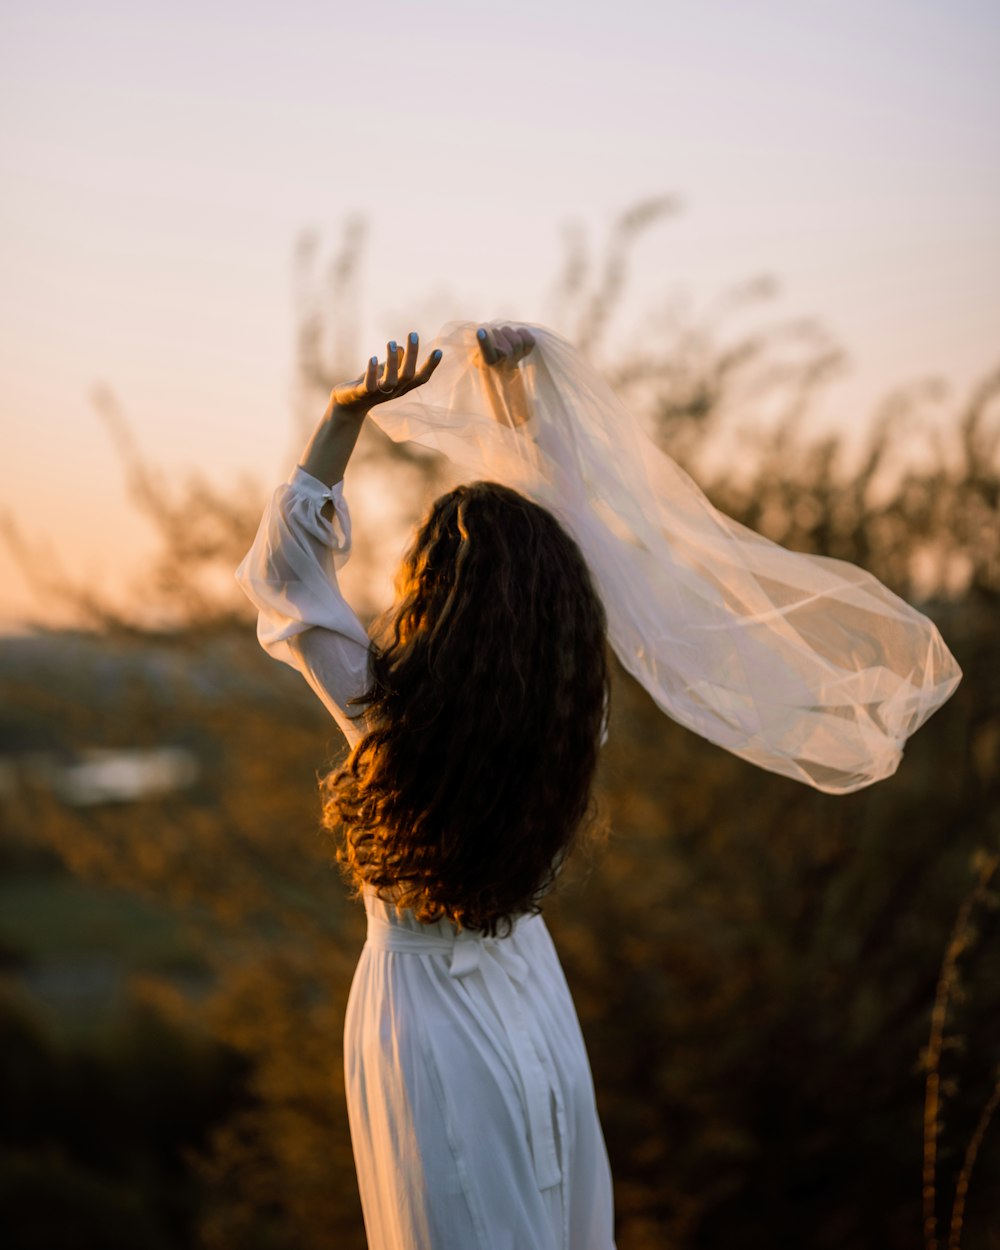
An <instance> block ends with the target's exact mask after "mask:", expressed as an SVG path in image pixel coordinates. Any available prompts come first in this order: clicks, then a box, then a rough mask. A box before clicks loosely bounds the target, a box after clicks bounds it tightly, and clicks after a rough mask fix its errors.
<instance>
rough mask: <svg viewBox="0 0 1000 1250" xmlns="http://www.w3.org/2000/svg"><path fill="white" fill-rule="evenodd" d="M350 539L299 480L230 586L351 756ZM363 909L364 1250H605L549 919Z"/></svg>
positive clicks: (350, 1013) (335, 497)
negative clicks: (452, 919)
mask: <svg viewBox="0 0 1000 1250" xmlns="http://www.w3.org/2000/svg"><path fill="white" fill-rule="evenodd" d="M328 501H329V502H330V503H332V505H333V512H334V515H333V518H332V520H327V519H325V518H324V517H323V515H322V509H323V507H324V505H325V504H326V503H327V502H328ZM350 542H351V523H350V514H349V511H348V508H347V503H346V501H345V499H344V495H343V482H338V483H337V484H336V485H335V486H333V487H327V486H325V485H324V484H323V483H322V482H320V481H318V480H317V479H316V478H314V477H312V476H311V475H310V474H308V473H306V472H305V470H303V469H302V468H296V469H295V470H294V471H293V473H292V474H291V476H290V478H289V480H288V482H287V483H284V484H283V485H281V486H279V487H278V489H277V490H276V491H275V492H274V494H273V496H272V498H271V500H270V502H269V504H268V506H267V508H266V510H265V513H264V516H263V518H262V520H261V524H260V528H259V530H258V532H257V536H256V538H255V540H254V544H253V546H252V548H251V549H250V551H249V553H248V554H247V556H246V558H245V559H244V560H243V562H242V564H241V565H240V567H239V569H238V570H237V574H236V576H237V579H238V581H239V583H240V585H241V586H242V587H243V589H244V591H245V592H246V594H247V595H248V596H249V598H250V599H251V601H252V602H253V603H254V604H255V606H256V607H257V608H258V611H259V618H258V627H257V634H258V638H259V640H260V642H261V645H262V646H263V647H264V649H265V650H266V651H267V652H268V654H270V655H272V656H273V657H274V658H276V659H279V660H282V661H283V662H285V663H286V664H290V665H292V666H293V667H295V668H297V669H298V670H299V671H300V672H301V673H302V675H303V676H304V677H305V679H306V681H307V682H308V683H309V684H310V686H311V687H312V688H313V690H314V691H315V692H316V694H317V695H318V696H319V698H320V699H321V700H322V701H323V703H324V705H325V706H326V707H327V709H328V710H329V711H330V713H331V715H332V716H333V717H334V719H335V720H336V721H337V723H338V725H339V726H340V727H341V729H342V730H343V732H344V734H345V735H346V737H347V739H348V742H349V743H351V744H352V745H353V744H354V743H355V742H356V741H357V740H358V739H359V738H360V736H361V734H362V732H363V724H362V722H360V721H359V720H357V719H352V715H351V711H352V710H351V709H349V708H348V706H347V700H348V699H349V698H350V697H351V696H352V695H354V694H357V693H359V692H360V691H361V690H362V689H364V686H365V684H366V678H367V664H368V645H369V640H368V635H367V633H366V631H365V629H364V627H363V626H362V624H361V622H360V621H359V620H358V618H357V616H356V615H355V613H354V612H353V611H352V610H351V608H350V606H349V605H348V604H347V603H346V601H345V600H344V598H343V597H342V595H341V593H340V590H339V587H338V585H337V578H336V570H337V568H339V567H340V566H341V565H342V564H343V563H344V561H345V560H346V559H347V557H348V554H349V551H350ZM353 712H354V716H355V717H356V716H357V710H356V709H354V710H353ZM365 909H366V912H367V917H368V936H367V940H366V942H365V945H364V947H363V949H362V951H361V957H360V959H359V961H358V966H357V970H356V972H355V976H354V980H353V983H352V986H351V992H350V996H349V999H348V1003H347V1016H346V1022H345V1036H344V1063H345V1073H346V1078H347V1080H346V1087H347V1110H348V1118H349V1122H350V1128H351V1140H352V1144H353V1148H354V1158H355V1163H356V1165H357V1173H358V1186H359V1189H360V1193H361V1205H362V1210H363V1212H364V1220H365V1229H366V1232H367V1236H368V1243H369V1247H370V1250H614V1239H613V1208H612V1190H611V1174H610V1169H609V1166H608V1157H607V1151H606V1149H605V1144H604V1138H603V1135H602V1132H601V1126H600V1122H599V1119H598V1115H597V1108H596V1104H595V1101H594V1089H593V1081H592V1078H591V1072H590V1064H589V1061H588V1059H587V1052H586V1049H585V1046H584V1042H583V1037H582V1035H581V1032H580V1025H579V1021H578V1019H577V1015H576V1011H575V1009H574V1006H573V1001H572V998H571V996H570V993H569V989H568V987H567V984H566V979H565V977H564V975H563V971H562V968H561V966H560V964H559V959H558V956H557V955H556V951H555V947H554V946H553V944H552V939H551V938H550V936H549V933H548V930H547V928H546V926H545V922H544V920H543V919H542V917H541V916H523V917H521V918H519V919H518V921H517V924H516V926H515V929H514V931H513V933H512V934H511V935H510V936H509V937H505V938H496V939H488V938H483V937H481V936H480V935H477V934H473V933H469V932H468V931H464V932H462V933H456V930H455V928H454V927H453V926H452V925H451V924H450V923H449V922H447V921H441V922H439V923H437V924H421V923H420V922H418V921H417V920H416V918H415V917H414V916H413V913H412V912H409V911H405V912H403V913H402V914H398V913H397V912H396V909H395V908H394V907H393V906H391V905H390V904H387V903H384V902H382V901H381V900H379V899H377V898H376V897H375V896H374V894H372V893H371V892H368V893H367V894H366V896H365Z"/></svg>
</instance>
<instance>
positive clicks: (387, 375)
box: [378, 339, 399, 391]
mask: <svg viewBox="0 0 1000 1250" xmlns="http://www.w3.org/2000/svg"><path fill="white" fill-rule="evenodd" d="M385 346H386V354H385V369H384V370H383V372H382V376H381V377H380V378H379V382H378V385H379V390H381V391H389V390H392V389H394V388H395V386H396V383H397V381H398V380H399V348H398V347H397V346H396V340H395V339H390V340H389V342H388V343H386V345H385Z"/></svg>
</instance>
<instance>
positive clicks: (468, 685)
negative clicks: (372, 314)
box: [323, 482, 610, 936]
mask: <svg viewBox="0 0 1000 1250" xmlns="http://www.w3.org/2000/svg"><path fill="white" fill-rule="evenodd" d="M606 629H607V621H606V617H605V611H604V605H603V604H602V603H601V600H600V597H599V595H598V593H597V591H596V589H595V587H594V584H593V581H592V579H591V576H590V572H589V570H588V568H587V565H586V563H585V561H584V558H583V555H582V554H581V552H580V549H579V547H578V546H577V544H576V542H575V541H574V540H573V538H572V537H571V536H570V535H569V534H568V533H567V532H566V530H565V529H564V528H563V527H562V525H561V524H560V523H559V522H558V521H557V520H556V518H555V517H554V516H553V515H552V513H551V512H549V511H548V510H547V509H545V508H543V507H541V506H539V505H538V504H536V503H534V502H532V501H531V500H529V499H527V498H525V497H524V496H523V495H520V494H519V493H518V492H517V491H514V490H511V489H510V488H509V487H506V486H502V485H500V484H499V483H497V482H473V483H471V484H468V485H462V486H458V487H456V488H455V489H454V490H451V491H449V492H447V493H446V494H444V495H442V496H441V497H440V498H439V499H437V500H436V501H435V502H434V504H433V505H432V506H431V509H430V511H429V513H428V515H427V517H426V518H425V519H424V521H423V523H422V524H421V525H420V527H419V528H418V530H417V533H416V536H415V537H414V539H413V542H412V544H411V546H410V547H409V549H408V551H407V552H406V554H405V556H404V557H403V561H402V563H401V565H400V567H399V570H398V572H397V574H396V602H395V604H394V605H393V607H391V608H390V609H389V610H388V611H387V612H386V613H384V614H383V616H382V617H381V618H380V619H379V621H378V622H376V623H375V626H374V627H373V630H372V636H373V637H372V647H371V650H370V659H369V686H368V689H367V690H366V691H365V693H364V694H362V695H359V696H358V697H357V698H356V699H354V700H352V702H353V703H355V704H357V705H359V706H361V707H363V708H364V709H365V720H366V727H367V730H368V732H367V733H366V734H365V736H364V737H362V738H361V740H360V741H359V742H358V743H357V744H356V745H355V747H354V749H353V750H352V751H351V753H350V755H349V756H348V757H347V759H346V760H345V761H344V763H343V764H342V765H341V766H340V767H339V768H338V769H336V770H335V771H333V772H331V773H330V774H328V775H327V777H326V778H325V779H324V782H323V789H324V804H323V821H324V825H325V826H326V827H327V828H328V829H330V830H331V831H333V832H335V833H337V834H338V835H339V837H338V841H339V844H338V849H337V859H338V860H339V862H340V864H341V867H342V869H343V870H344V873H345V875H346V876H347V878H348V879H349V880H350V881H351V882H352V884H353V885H354V887H355V889H356V892H358V893H360V892H361V890H362V888H363V887H364V886H365V885H366V884H367V885H368V886H371V887H373V888H374V889H375V891H376V892H377V893H378V895H379V896H380V897H382V898H385V899H388V900H390V901H392V902H394V903H395V904H396V906H397V908H400V909H401V908H407V907H408V908H410V909H411V910H412V912H413V913H414V915H415V916H416V917H417V918H418V919H419V920H421V921H424V922H430V921H434V920H439V919H441V918H443V917H447V918H448V919H449V920H451V921H452V922H454V923H455V924H456V925H457V926H459V927H460V928H463V929H472V930H478V931H481V932H484V933H486V934H488V935H490V936H495V935H496V934H497V933H499V932H509V931H510V929H511V926H512V923H513V920H514V918H515V916H517V915H518V914H520V913H529V912H533V913H537V912H538V911H540V910H541V908H540V900H541V898H542V897H543V895H544V894H545V893H546V892H547V891H548V890H549V889H550V888H551V886H552V884H553V883H554V881H555V877H556V874H557V872H558V869H559V866H560V864H561V863H562V862H563V860H564V859H565V857H566V855H567V854H568V852H569V850H570V849H571V847H572V845H573V843H574V841H575V839H576V837H577V836H578V834H579V833H580V831H581V830H582V828H583V827H584V825H585V824H587V823H588V821H587V819H586V818H588V817H590V818H592V817H593V815H594V813H595V811H596V804H595V802H594V799H593V793H592V788H593V779H594V773H595V769H596V766H597V758H598V751H599V747H600V736H601V728H602V720H603V716H604V715H605V710H606V709H607V708H608V707H609V706H610V678H609V662H608V652H607V642H606Z"/></svg>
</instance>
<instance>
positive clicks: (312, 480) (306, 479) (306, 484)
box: [288, 464, 344, 504]
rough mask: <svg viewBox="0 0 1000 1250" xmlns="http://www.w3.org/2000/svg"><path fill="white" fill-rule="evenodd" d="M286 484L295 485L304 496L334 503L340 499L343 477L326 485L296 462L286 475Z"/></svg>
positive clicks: (341, 496) (342, 490)
mask: <svg viewBox="0 0 1000 1250" xmlns="http://www.w3.org/2000/svg"><path fill="white" fill-rule="evenodd" d="M288 485H289V486H294V487H296V488H297V489H298V490H299V491H300V493H301V494H303V495H305V496H306V498H308V499H315V500H316V501H317V502H318V501H319V500H321V499H322V500H323V502H324V503H325V502H326V501H327V500H330V501H331V502H332V503H334V504H336V502H337V500H338V499H342V498H343V494H344V479H343V478H341V479H340V481H339V482H334V484H333V485H332V486H327V484H326V483H325V482H321V481H320V480H319V478H318V477H313V475H312V474H311V473H307V472H306V471H305V469H303V467H302V466H301V465H300V464H297V465H296V466H295V468H294V469H293V470H292V471H291V473H290V474H289V475H288Z"/></svg>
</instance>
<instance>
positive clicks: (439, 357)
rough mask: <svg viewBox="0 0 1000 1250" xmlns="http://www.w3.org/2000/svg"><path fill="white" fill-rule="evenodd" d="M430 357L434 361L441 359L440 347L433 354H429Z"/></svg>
mask: <svg viewBox="0 0 1000 1250" xmlns="http://www.w3.org/2000/svg"><path fill="white" fill-rule="evenodd" d="M431 355H432V356H433V357H434V359H435V360H440V359H441V348H440V347H438V348H436V349H435V350H434V351H433V352H431Z"/></svg>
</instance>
